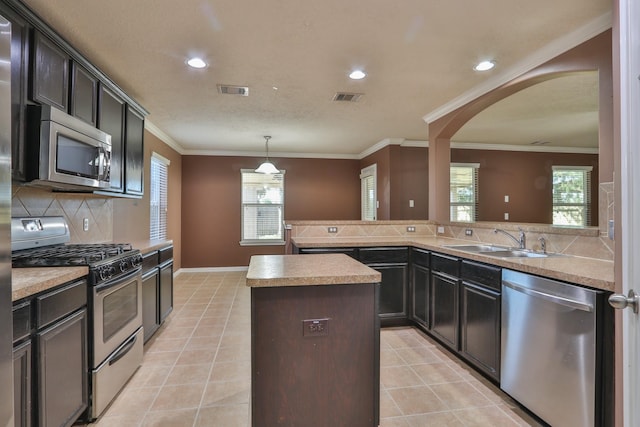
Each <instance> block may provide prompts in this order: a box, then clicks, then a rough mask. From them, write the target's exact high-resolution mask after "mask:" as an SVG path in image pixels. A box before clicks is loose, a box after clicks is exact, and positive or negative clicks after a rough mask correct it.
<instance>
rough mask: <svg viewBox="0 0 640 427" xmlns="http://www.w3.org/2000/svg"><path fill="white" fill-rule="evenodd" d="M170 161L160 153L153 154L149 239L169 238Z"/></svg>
mask: <svg viewBox="0 0 640 427" xmlns="http://www.w3.org/2000/svg"><path fill="white" fill-rule="evenodd" d="M169 163H170V162H169V160H168V159H165V158H164V157H162V156H161V155H159V154H158V153H152V154H151V185H150V189H149V193H150V194H149V199H150V200H149V206H150V213H149V219H150V221H149V224H150V227H149V238H150V239H166V238H167V181H168V179H169Z"/></svg>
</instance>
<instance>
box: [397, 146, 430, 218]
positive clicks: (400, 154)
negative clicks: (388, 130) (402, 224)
mask: <svg viewBox="0 0 640 427" xmlns="http://www.w3.org/2000/svg"><path fill="white" fill-rule="evenodd" d="M428 151H429V150H428V149H427V148H426V147H424V148H422V147H400V146H398V145H395V146H392V147H391V216H390V219H395V220H401V219H428V218H429V170H428V163H429V159H428ZM409 200H413V202H414V205H413V206H414V207H413V208H410V207H409Z"/></svg>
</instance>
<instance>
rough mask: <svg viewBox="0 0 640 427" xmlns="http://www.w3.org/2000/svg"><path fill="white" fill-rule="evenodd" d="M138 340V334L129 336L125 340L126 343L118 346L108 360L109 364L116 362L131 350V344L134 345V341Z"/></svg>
mask: <svg viewBox="0 0 640 427" xmlns="http://www.w3.org/2000/svg"><path fill="white" fill-rule="evenodd" d="M137 340H138V335H137V334H136V335H134V336H132V337H131V338H129V341H127V343H126V344H124V345H123V346H122V347H120V350H118V351H117V352H116V353H115V354H114V355H113V357H112V358H111V359H110V360H109V366H111V365H113V364H114V363H116V362H118V360H120V359H122V358H123V357H124V356H126V355H127V353H129V352H130V351H131V349H132V348H133V346H134V345H135V343H136V341H137Z"/></svg>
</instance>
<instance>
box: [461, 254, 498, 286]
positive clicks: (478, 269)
mask: <svg viewBox="0 0 640 427" xmlns="http://www.w3.org/2000/svg"><path fill="white" fill-rule="evenodd" d="M460 277H461V278H462V280H468V281H471V282H475V283H480V284H482V285H485V286H489V287H491V288H493V289H495V290H497V291H500V289H501V283H502V269H501V268H500V267H495V266H492V265H486V264H481V263H477V262H473V261H468V260H462V265H461V266H460Z"/></svg>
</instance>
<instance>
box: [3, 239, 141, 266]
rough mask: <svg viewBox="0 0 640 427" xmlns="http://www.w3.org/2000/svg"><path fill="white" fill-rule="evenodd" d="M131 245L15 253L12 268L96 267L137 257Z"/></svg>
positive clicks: (73, 246) (58, 247) (70, 246)
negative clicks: (132, 256) (107, 262)
mask: <svg viewBox="0 0 640 427" xmlns="http://www.w3.org/2000/svg"><path fill="white" fill-rule="evenodd" d="M137 253H139V251H137V250H136V251H134V249H133V248H132V247H131V244H129V243H97V244H67V245H52V246H45V247H40V248H33V249H25V250H21V251H15V252H13V253H12V254H11V263H12V267H14V268H19V267H67V266H89V267H91V266H94V265H96V264H100V263H101V261H112V260H114V259H116V258H122V256H121V255H123V254H128V255H136V254H137Z"/></svg>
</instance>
